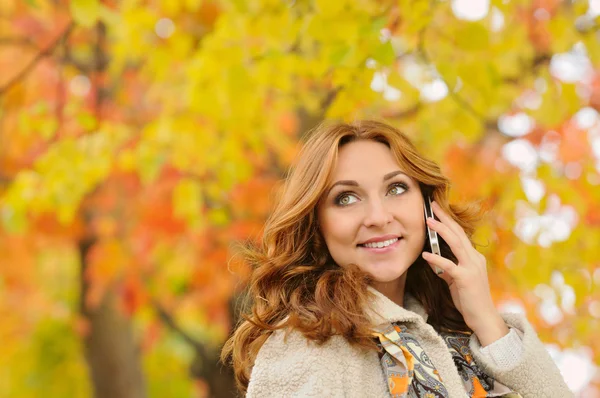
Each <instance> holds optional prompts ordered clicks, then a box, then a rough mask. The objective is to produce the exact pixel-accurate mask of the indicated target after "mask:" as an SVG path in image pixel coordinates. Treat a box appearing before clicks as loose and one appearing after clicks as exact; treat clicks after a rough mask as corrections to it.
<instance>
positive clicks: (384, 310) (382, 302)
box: [367, 286, 427, 325]
mask: <svg viewBox="0 0 600 398" xmlns="http://www.w3.org/2000/svg"><path fill="white" fill-rule="evenodd" d="M367 289H368V290H369V291H370V292H371V293H372V294H373V299H372V301H371V303H370V307H369V308H367V315H368V316H369V318H370V320H371V322H372V324H373V325H380V324H382V323H390V322H398V321H400V322H427V312H426V311H425V308H424V307H423V305H422V304H421V303H420V302H419V301H418V300H417V299H416V298H415V297H413V296H412V295H410V294H408V293H405V295H404V307H400V306H399V305H398V304H396V303H394V302H393V301H392V300H390V299H389V298H387V297H386V296H385V295H384V294H382V293H380V292H379V291H378V290H377V289H375V288H373V287H372V286H369V287H368V288H367Z"/></svg>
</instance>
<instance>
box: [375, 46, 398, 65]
mask: <svg viewBox="0 0 600 398" xmlns="http://www.w3.org/2000/svg"><path fill="white" fill-rule="evenodd" d="M373 59H374V60H375V61H377V62H378V63H379V64H380V65H391V64H393V63H394V60H395V59H396V54H394V48H393V47H392V43H391V42H389V41H388V42H387V43H383V44H382V45H380V46H379V47H377V48H376V49H375V51H374V52H373Z"/></svg>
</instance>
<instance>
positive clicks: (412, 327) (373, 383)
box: [246, 288, 574, 398]
mask: <svg viewBox="0 0 600 398" xmlns="http://www.w3.org/2000/svg"><path fill="white" fill-rule="evenodd" d="M369 289H370V291H371V292H373V293H374V295H375V299H374V300H373V302H372V305H371V306H370V307H369V308H368V309H367V315H368V316H369V317H370V319H371V323H372V325H380V324H383V323H385V324H387V323H389V322H396V321H399V322H402V323H403V324H404V325H406V326H407V328H408V331H409V332H410V333H411V334H413V335H414V336H415V337H416V338H417V339H418V340H419V342H420V343H421V346H422V347H423V349H424V351H425V352H426V354H427V355H428V356H429V358H430V359H431V361H432V362H433V364H434V365H435V367H436V368H437V370H438V371H439V373H440V376H441V377H442V380H443V382H444V385H445V387H446V389H447V390H448V394H449V396H450V398H455V397H456V398H465V397H467V391H466V390H465V389H464V387H463V383H462V381H461V379H460V374H459V372H458V370H457V368H456V366H455V365H454V362H453V359H452V355H451V353H450V352H449V351H448V347H447V346H446V344H445V342H444V340H443V339H442V337H441V336H440V335H438V333H437V332H436V331H435V330H434V329H433V327H432V326H431V325H429V324H427V323H426V322H427V313H426V312H425V310H424V308H423V306H422V305H421V304H420V303H419V302H418V300H416V299H415V298H413V297H411V296H410V295H406V296H405V300H404V304H405V305H404V307H401V306H399V305H397V304H396V303H394V302H393V301H391V300H389V299H388V298H387V297H386V296H384V295H383V294H381V293H379V292H378V291H377V290H375V289H372V288H369ZM501 316H502V318H503V319H504V321H505V322H506V324H507V326H508V327H510V328H514V329H515V330H516V331H517V333H518V335H519V336H520V337H521V340H522V342H523V347H522V354H521V356H520V358H519V360H518V361H516V362H515V364H514V366H512V367H509V368H500V367H499V366H498V365H496V363H495V362H494V361H493V360H492V358H490V357H489V356H488V355H485V354H484V353H483V352H482V347H481V344H480V343H479V340H478V339H477V336H475V334H473V335H472V336H471V337H470V341H469V347H470V349H471V351H472V353H473V357H474V359H475V362H476V363H477V365H478V366H479V367H480V368H481V369H482V370H483V371H484V372H485V373H486V374H488V375H489V376H491V377H492V378H494V379H495V380H498V381H499V382H500V383H502V384H504V385H505V386H507V387H509V388H511V389H512V390H513V391H515V392H517V393H520V394H521V395H522V396H523V397H524V398H541V397H544V398H569V397H574V395H573V393H572V392H571V391H570V390H569V388H568V387H567V385H566V384H565V382H564V380H563V377H562V375H561V373H560V371H559V370H558V368H557V367H556V365H555V363H554V361H553V360H552V358H551V357H550V355H549V354H548V352H547V351H546V349H545V347H544V345H543V343H542V342H541V341H540V340H539V338H538V336H537V334H536V332H535V331H534V329H533V328H532V326H531V325H530V324H529V322H528V321H527V319H526V318H525V317H524V316H523V315H521V314H512V313H501ZM285 334H286V333H285V331H282V330H278V331H276V332H274V333H273V334H272V335H271V336H270V337H269V338H268V339H267V340H266V341H265V343H264V344H263V346H262V347H261V349H260V350H259V352H258V355H257V357H256V360H255V363H254V367H253V369H252V372H251V376H250V382H249V385H248V390H247V394H246V396H247V397H248V398H260V397H347V398H353V397H356V398H358V397H389V396H390V393H389V391H388V385H387V380H386V377H385V375H384V372H383V369H382V368H381V364H380V361H379V357H378V355H377V352H376V351H375V350H371V351H369V350H365V349H361V348H356V347H352V346H351V345H350V344H349V343H348V342H347V341H346V340H345V339H344V338H343V337H342V336H333V337H332V338H330V339H329V340H328V341H327V342H326V343H324V344H322V345H317V344H316V343H314V342H312V341H309V340H308V339H306V338H305V337H304V336H303V335H302V334H301V333H300V332H297V331H290V332H289V334H288V335H287V337H286V336H285Z"/></svg>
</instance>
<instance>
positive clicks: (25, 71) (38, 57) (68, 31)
mask: <svg viewBox="0 0 600 398" xmlns="http://www.w3.org/2000/svg"><path fill="white" fill-rule="evenodd" d="M73 26H74V23H73V22H70V23H69V24H68V25H67V27H66V28H65V29H64V30H63V31H62V33H61V34H60V35H58V37H57V38H56V39H55V40H54V41H53V42H52V43H50V45H49V46H48V47H47V48H46V49H44V50H42V51H40V52H39V53H38V54H37V55H36V56H35V57H34V58H33V59H32V60H31V62H29V64H28V65H27V66H26V67H25V68H23V69H22V70H21V72H19V73H17V75H16V76H14V77H13V78H12V79H10V80H9V81H8V82H7V83H6V84H5V85H4V86H3V87H1V88H0V95H3V94H4V93H6V92H7V91H8V90H10V88H11V87H12V86H14V85H15V84H17V83H18V82H19V81H21V80H22V79H24V78H25V77H26V76H27V75H28V74H29V73H30V72H31V71H32V70H33V68H34V67H35V66H36V65H37V64H38V63H39V62H40V61H41V60H42V58H44V57H47V56H48V55H50V54H52V52H54V49H55V48H56V47H57V46H58V45H59V44H60V43H61V42H62V41H63V39H66V38H67V37H68V36H69V35H70V34H71V31H72V29H73Z"/></svg>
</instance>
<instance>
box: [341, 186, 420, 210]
mask: <svg viewBox="0 0 600 398" xmlns="http://www.w3.org/2000/svg"><path fill="white" fill-rule="evenodd" d="M395 187H400V188H402V189H404V191H405V192H406V191H408V186H407V185H406V184H405V183H403V182H395V183H393V184H390V185H389V186H388V191H389V189H390V188H395ZM350 194H354V193H353V192H351V191H345V192H342V193H340V194H339V195H338V196H336V197H335V200H334V204H335V205H336V206H339V207H346V206H349V205H342V204H340V199H341V198H343V197H344V196H346V195H350ZM400 195H401V194H398V195H396V196H400Z"/></svg>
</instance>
